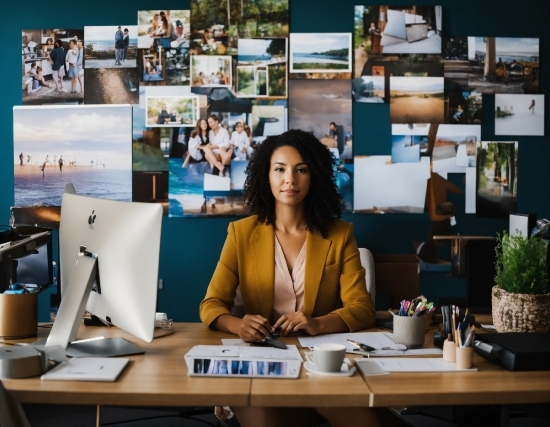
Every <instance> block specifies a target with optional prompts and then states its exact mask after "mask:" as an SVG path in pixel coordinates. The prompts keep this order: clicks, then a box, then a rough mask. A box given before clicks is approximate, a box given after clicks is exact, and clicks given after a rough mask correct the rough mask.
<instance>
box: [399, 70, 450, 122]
mask: <svg viewBox="0 0 550 427" xmlns="http://www.w3.org/2000/svg"><path fill="white" fill-rule="evenodd" d="M443 80H444V79H443V77H390V121H391V123H443V122H444V115H445V114H444V113H445V107H444V97H443Z"/></svg>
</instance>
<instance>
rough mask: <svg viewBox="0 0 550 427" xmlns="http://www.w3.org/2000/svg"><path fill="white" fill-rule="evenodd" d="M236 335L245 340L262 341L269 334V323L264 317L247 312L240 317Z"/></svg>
mask: <svg viewBox="0 0 550 427" xmlns="http://www.w3.org/2000/svg"><path fill="white" fill-rule="evenodd" d="M237 335H239V337H240V338H241V339H242V340H243V341H246V342H256V341H263V340H264V339H265V337H270V336H271V325H270V324H269V321H268V320H267V319H266V318H265V317H262V316H260V315H257V314H247V315H245V316H244V317H243V318H242V319H241V323H240V325H239V330H238V333H237Z"/></svg>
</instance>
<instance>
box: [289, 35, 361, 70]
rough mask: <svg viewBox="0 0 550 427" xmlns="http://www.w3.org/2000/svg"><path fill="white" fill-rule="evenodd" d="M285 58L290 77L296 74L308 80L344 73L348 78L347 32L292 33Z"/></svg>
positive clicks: (349, 65) (349, 51) (349, 38)
mask: <svg viewBox="0 0 550 427" xmlns="http://www.w3.org/2000/svg"><path fill="white" fill-rule="evenodd" d="M289 61H290V78H291V79H293V78H296V76H297V74H300V75H302V74H305V75H306V78H309V79H318V78H321V79H326V78H330V77H328V75H329V74H340V75H342V74H344V73H345V74H348V75H350V77H351V67H352V62H351V33H292V34H291V35H290V43H289Z"/></svg>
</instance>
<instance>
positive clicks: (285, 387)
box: [2, 323, 550, 407]
mask: <svg viewBox="0 0 550 427" xmlns="http://www.w3.org/2000/svg"><path fill="white" fill-rule="evenodd" d="M175 330H176V332H175V333H174V334H173V335H170V336H167V337H162V338H157V339H155V340H154V341H153V342H152V343H151V344H147V343H143V342H139V343H138V344H139V345H140V346H142V347H143V348H144V349H145V351H146V354H145V355H140V356H131V357H130V359H131V361H132V362H131V365H130V366H129V367H128V368H127V369H126V370H125V371H124V373H123V374H122V375H121V377H120V378H119V380H118V381H116V382H114V383H100V382H77V381H74V382H69V381H59V382H57V381H41V380H40V379H39V378H29V379H19V380H7V379H6V380H3V381H2V382H3V384H4V386H5V388H6V389H8V390H9V391H10V392H11V393H12V394H13V395H14V397H15V398H16V399H17V400H18V401H20V402H24V403H52V404H55V403H64V404H83V405H106V406H115V405H116V406H222V405H223V406H225V405H229V406H248V405H250V406H272V407H274V406H287V407H295V406H310V407H313V406H315V407H321V406H326V407H346V406H398V407H399V406H412V405H421V406H424V405H466V404H470V405H480V404H500V405H506V404H515V403H543V402H550V371H537V372H510V371H507V370H505V369H502V368H500V367H498V366H496V365H494V364H492V363H490V362H488V361H486V360H485V359H483V358H481V357H479V356H477V355H476V356H475V358H474V365H475V366H476V367H478V368H479V372H472V373H456V374H455V373H440V374H430V373H422V374H405V373H403V374H400V373H392V374H390V375H384V376H379V377H365V378H362V377H361V376H360V375H359V374H355V375H354V376H353V377H351V378H333V377H332V378H331V377H320V376H313V375H311V376H309V375H307V374H306V372H305V370H303V369H302V373H301V375H300V378H299V379H298V380H284V379H257V378H255V379H248V378H227V379H223V378H199V377H188V376H187V367H186V365H185V362H184V360H183V356H184V354H185V353H186V352H187V351H188V350H189V349H190V348H191V347H192V346H193V345H196V344H198V343H202V344H220V340H221V338H225V337H230V334H227V333H223V332H216V331H211V330H209V329H208V328H206V327H205V326H204V325H202V324H198V323H180V324H176V325H175ZM48 331H49V330H48V329H43V328H40V331H39V338H43V337H45V336H46V335H47V333H48ZM80 332H81V333H80V334H79V337H93V336H98V335H104V336H106V337H109V336H122V337H124V338H127V339H128V340H130V341H133V342H137V340H136V339H135V338H133V337H131V336H129V335H128V334H126V333H125V332H122V331H121V330H119V329H116V328H113V329H106V328H95V327H87V328H85V327H82V328H81V330H80ZM433 332H434V328H432V329H431V330H430V331H429V332H428V334H427V336H426V342H425V346H426V347H430V346H432V343H433ZM29 341H33V340H29ZM284 341H285V342H286V343H287V344H298V340H297V339H296V338H294V337H290V338H286V339H284Z"/></svg>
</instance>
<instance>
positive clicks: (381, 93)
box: [351, 76, 386, 103]
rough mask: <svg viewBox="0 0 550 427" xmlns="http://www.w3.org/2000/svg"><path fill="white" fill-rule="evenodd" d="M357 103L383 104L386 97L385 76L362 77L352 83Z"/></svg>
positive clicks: (352, 91)
mask: <svg viewBox="0 0 550 427" xmlns="http://www.w3.org/2000/svg"><path fill="white" fill-rule="evenodd" d="M351 93H352V95H353V99H354V100H355V101H356V102H368V103H383V102H384V100H385V97H386V92H385V77H384V76H362V77H361V78H358V79H353V81H352V82H351Z"/></svg>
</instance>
